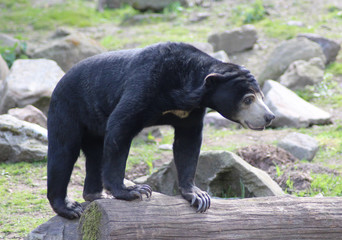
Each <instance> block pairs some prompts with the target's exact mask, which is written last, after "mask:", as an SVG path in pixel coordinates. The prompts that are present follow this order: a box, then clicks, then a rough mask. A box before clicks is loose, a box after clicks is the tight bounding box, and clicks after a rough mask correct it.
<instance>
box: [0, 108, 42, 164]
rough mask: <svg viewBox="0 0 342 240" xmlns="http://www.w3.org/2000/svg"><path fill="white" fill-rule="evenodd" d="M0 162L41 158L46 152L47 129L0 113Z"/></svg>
mask: <svg viewBox="0 0 342 240" xmlns="http://www.w3.org/2000/svg"><path fill="white" fill-rule="evenodd" d="M0 152H1V154H0V162H20V161H29V162H31V161H35V160H42V159H44V158H45V157H46V154H47V130H46V129H45V128H42V127H41V126H38V125H37V124H33V123H29V122H26V121H21V120H19V119H17V118H15V117H12V116H10V115H8V114H4V115H0Z"/></svg>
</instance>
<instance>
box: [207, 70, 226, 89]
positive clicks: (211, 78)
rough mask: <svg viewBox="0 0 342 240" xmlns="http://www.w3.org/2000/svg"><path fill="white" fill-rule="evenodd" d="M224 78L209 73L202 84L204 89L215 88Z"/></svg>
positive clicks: (220, 75)
mask: <svg viewBox="0 0 342 240" xmlns="http://www.w3.org/2000/svg"><path fill="white" fill-rule="evenodd" d="M224 79H225V76H224V75H222V74H220V73H210V74H208V75H207V76H206V77H205V79H204V84H205V86H206V87H211V86H215V85H216V84H218V83H219V82H222V81H223V80H224Z"/></svg>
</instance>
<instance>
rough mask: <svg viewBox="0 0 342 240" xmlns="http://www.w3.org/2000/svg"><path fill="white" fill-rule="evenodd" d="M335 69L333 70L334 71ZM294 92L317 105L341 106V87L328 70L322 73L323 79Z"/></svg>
mask: <svg viewBox="0 0 342 240" xmlns="http://www.w3.org/2000/svg"><path fill="white" fill-rule="evenodd" d="M330 71H331V70H330ZM336 71H337V70H334V72H336ZM296 93H297V94H298V95H299V96H300V97H301V98H303V99H304V100H306V101H308V102H311V103H314V104H317V105H319V106H325V105H330V106H331V107H333V108H339V107H342V88H341V86H340V85H339V84H338V83H337V82H336V81H335V77H334V75H332V74H331V73H330V72H329V71H327V73H326V74H325V75H324V80H323V81H322V82H321V83H318V84H316V85H314V86H308V87H306V89H304V90H298V91H296Z"/></svg>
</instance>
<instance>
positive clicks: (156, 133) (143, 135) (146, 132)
mask: <svg viewBox="0 0 342 240" xmlns="http://www.w3.org/2000/svg"><path fill="white" fill-rule="evenodd" d="M162 137H163V135H162V133H161V132H160V129H159V127H157V126H153V127H147V128H144V129H143V130H142V131H141V132H140V133H139V134H138V135H137V136H136V137H135V140H136V141H139V140H140V141H141V140H142V141H144V142H146V143H148V142H155V140H156V139H158V138H162Z"/></svg>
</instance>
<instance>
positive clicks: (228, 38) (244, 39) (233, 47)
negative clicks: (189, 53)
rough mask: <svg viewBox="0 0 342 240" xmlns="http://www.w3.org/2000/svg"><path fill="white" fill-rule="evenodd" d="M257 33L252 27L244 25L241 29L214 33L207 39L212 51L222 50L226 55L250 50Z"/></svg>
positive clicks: (255, 40) (256, 38)
mask: <svg viewBox="0 0 342 240" xmlns="http://www.w3.org/2000/svg"><path fill="white" fill-rule="evenodd" d="M257 40H258V36H257V31H256V29H255V27H254V26H253V25H244V26H242V27H241V28H237V29H233V30H231V31H225V32H222V33H214V34H212V35H210V36H209V37H208V42H209V43H210V44H211V45H213V47H214V51H215V52H216V51H219V50H224V51H225V52H226V53H227V54H231V53H236V52H242V51H245V50H248V49H252V48H253V46H254V44H255V43H256V42H257Z"/></svg>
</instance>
